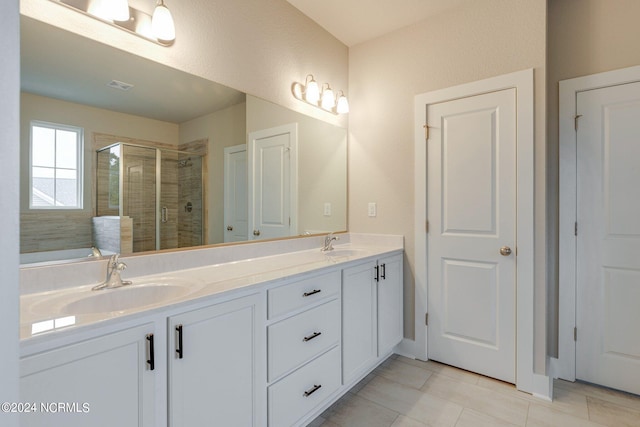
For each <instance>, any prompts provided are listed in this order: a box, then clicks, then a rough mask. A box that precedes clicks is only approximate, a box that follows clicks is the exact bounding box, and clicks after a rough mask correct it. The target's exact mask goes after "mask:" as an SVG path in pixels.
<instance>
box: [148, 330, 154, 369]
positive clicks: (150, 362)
mask: <svg viewBox="0 0 640 427" xmlns="http://www.w3.org/2000/svg"><path fill="white" fill-rule="evenodd" d="M147 341H149V358H148V359H147V364H148V365H149V370H150V371H153V370H154V369H155V368H156V357H155V355H154V349H153V347H154V345H153V334H147Z"/></svg>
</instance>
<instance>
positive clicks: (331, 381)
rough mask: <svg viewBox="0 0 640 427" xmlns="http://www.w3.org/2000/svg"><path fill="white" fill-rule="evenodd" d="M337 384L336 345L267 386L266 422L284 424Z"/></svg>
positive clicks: (321, 399)
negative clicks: (267, 413)
mask: <svg viewBox="0 0 640 427" xmlns="http://www.w3.org/2000/svg"><path fill="white" fill-rule="evenodd" d="M339 387H340V348H339V347H336V348H334V349H333V350H331V351H329V352H327V353H325V354H323V355H322V356H320V357H319V358H317V359H316V360H314V361H313V362H311V363H309V364H308V365H305V366H303V367H302V368H300V369H298V370H297V371H295V372H293V373H292V374H291V375H289V376H287V377H285V378H284V379H283V380H282V381H280V382H278V383H276V384H274V385H272V386H270V387H269V397H268V399H269V426H277V427H288V426H291V425H293V424H295V423H296V422H297V421H298V420H300V418H302V417H303V416H304V415H306V414H307V413H309V412H311V411H312V410H313V408H315V407H316V406H318V405H320V404H321V403H322V402H324V401H325V400H326V398H327V397H329V396H330V395H331V394H332V393H333V392H334V391H336V390H337V389H338V388H339Z"/></svg>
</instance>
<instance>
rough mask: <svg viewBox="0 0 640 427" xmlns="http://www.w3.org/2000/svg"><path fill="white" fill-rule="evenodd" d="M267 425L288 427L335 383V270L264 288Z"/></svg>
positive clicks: (300, 420) (337, 315)
mask: <svg viewBox="0 0 640 427" xmlns="http://www.w3.org/2000/svg"><path fill="white" fill-rule="evenodd" d="M267 301H268V311H269V319H268V321H267V349H268V353H267V360H268V369H267V371H268V383H267V392H268V399H267V400H268V421H269V426H273V427H276V426H277V427H291V426H298V425H301V423H303V419H304V417H305V416H307V415H308V414H309V413H310V412H312V411H313V410H314V409H315V408H317V407H319V406H320V405H322V404H323V403H326V402H327V401H328V399H329V398H330V397H331V396H332V394H334V393H335V392H336V391H337V390H338V389H339V388H340V386H341V382H340V366H341V363H340V270H338V269H335V270H332V271H330V272H325V273H321V274H314V275H311V276H309V277H306V278H304V279H299V280H294V281H291V282H289V283H287V284H284V285H281V286H277V287H274V288H270V289H268V290H267Z"/></svg>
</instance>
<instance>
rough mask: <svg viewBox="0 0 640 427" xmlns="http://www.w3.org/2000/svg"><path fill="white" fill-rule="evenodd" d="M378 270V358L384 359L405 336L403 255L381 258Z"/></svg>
mask: <svg viewBox="0 0 640 427" xmlns="http://www.w3.org/2000/svg"><path fill="white" fill-rule="evenodd" d="M378 268H379V272H380V274H379V281H378V357H382V356H384V355H386V354H387V353H389V352H390V351H391V350H392V349H393V347H394V346H395V345H396V344H398V343H399V342H400V341H401V340H402V336H403V312H402V306H403V304H402V298H403V282H402V255H393V256H390V257H385V258H381V259H380V260H378Z"/></svg>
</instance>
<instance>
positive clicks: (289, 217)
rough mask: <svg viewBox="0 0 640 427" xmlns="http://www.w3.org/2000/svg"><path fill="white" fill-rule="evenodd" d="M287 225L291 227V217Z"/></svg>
mask: <svg viewBox="0 0 640 427" xmlns="http://www.w3.org/2000/svg"><path fill="white" fill-rule="evenodd" d="M289 227H291V217H289Z"/></svg>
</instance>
